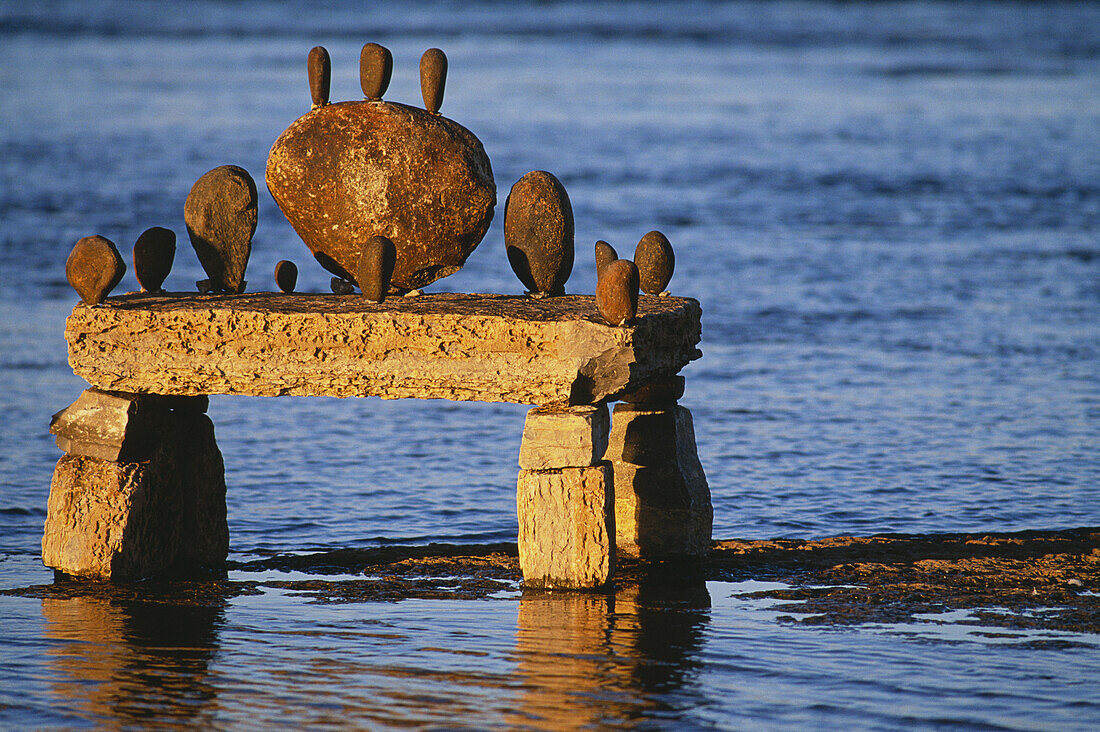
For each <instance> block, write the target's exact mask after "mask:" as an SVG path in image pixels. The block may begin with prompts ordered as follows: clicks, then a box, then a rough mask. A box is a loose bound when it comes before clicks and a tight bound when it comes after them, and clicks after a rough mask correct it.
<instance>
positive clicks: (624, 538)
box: [604, 377, 714, 559]
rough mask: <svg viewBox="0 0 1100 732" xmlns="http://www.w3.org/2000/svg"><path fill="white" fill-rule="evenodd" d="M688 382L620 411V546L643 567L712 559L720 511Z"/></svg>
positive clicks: (614, 452)
mask: <svg viewBox="0 0 1100 732" xmlns="http://www.w3.org/2000/svg"><path fill="white" fill-rule="evenodd" d="M682 395H683V377H676V378H675V379H673V380H670V381H669V382H666V383H665V384H659V385H655V386H653V387H646V388H645V389H644V390H641V391H639V392H637V393H635V394H627V395H625V396H624V397H623V399H624V400H626V401H625V403H621V404H616V405H615V410H614V414H613V416H612V423H611V436H610V438H609V440H608V448H607V453H606V454H605V455H604V457H605V459H607V460H608V461H610V462H611V465H612V468H613V471H614V475H615V527H616V537H615V541H616V545H617V547H618V551H619V553H620V554H621V555H623V556H630V557H638V558H641V559H664V558H672V557H691V556H701V555H704V554H706V552H707V551H708V550H709V548H710V543H711V524H712V522H713V518H714V511H713V509H712V507H711V502H710V488H709V487H708V486H707V477H706V475H705V474H704V473H703V466H702V465H701V464H700V462H699V456H698V453H697V452H696V449H695V428H694V426H693V424H692V421H691V412H689V411H688V410H687V409H685V408H684V407H681V406H680V405H678V404H677V403H676V400H677V399H679V397H680V396H682Z"/></svg>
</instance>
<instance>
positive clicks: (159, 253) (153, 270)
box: [134, 226, 176, 292]
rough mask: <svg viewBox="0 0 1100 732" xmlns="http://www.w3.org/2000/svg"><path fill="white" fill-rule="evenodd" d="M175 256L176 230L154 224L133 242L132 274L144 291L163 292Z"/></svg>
mask: <svg viewBox="0 0 1100 732" xmlns="http://www.w3.org/2000/svg"><path fill="white" fill-rule="evenodd" d="M175 258H176V232H174V231H172V230H171V229H165V228H163V227H160V226H154V227H152V228H149V229H146V230H145V231H143V232H142V233H141V236H139V237H138V238H137V241H136V242H135V243H134V274H135V275H137V281H138V284H140V285H141V289H142V290H143V291H144V292H163V288H164V280H166V279H168V273H169V272H171V271H172V262H173V261H174V260H175Z"/></svg>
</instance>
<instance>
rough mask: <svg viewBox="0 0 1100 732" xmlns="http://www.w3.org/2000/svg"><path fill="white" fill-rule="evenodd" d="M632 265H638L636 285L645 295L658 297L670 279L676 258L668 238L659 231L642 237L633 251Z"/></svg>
mask: <svg viewBox="0 0 1100 732" xmlns="http://www.w3.org/2000/svg"><path fill="white" fill-rule="evenodd" d="M634 264H636V265H638V277H639V280H638V284H639V286H640V287H641V288H642V292H644V293H646V294H647V295H660V294H661V293H662V292H664V291H665V288H666V287H668V283H669V281H670V280H671V279H672V271H673V269H675V267H676V256H675V254H674V253H673V251H672V244H670V243H669V241H668V237H666V236H665V235H664V234H662V233H661V232H659V231H651V232H649V233H648V234H646V235H645V236H643V237H642V239H641V241H639V242H638V246H637V248H636V249H635V250H634Z"/></svg>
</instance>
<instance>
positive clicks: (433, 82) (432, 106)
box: [420, 48, 447, 114]
mask: <svg viewBox="0 0 1100 732" xmlns="http://www.w3.org/2000/svg"><path fill="white" fill-rule="evenodd" d="M446 84H447V54H445V53H443V51H441V50H439V49H438V48H429V49H428V50H427V51H425V52H424V55H423V56H421V57H420V93H421V94H422V95H423V97H424V109H426V110H428V111H429V112H430V113H432V114H439V108H440V107H441V106H442V105H443V87H444V86H445V85H446Z"/></svg>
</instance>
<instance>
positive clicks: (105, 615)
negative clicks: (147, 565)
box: [42, 597, 225, 726]
mask: <svg viewBox="0 0 1100 732" xmlns="http://www.w3.org/2000/svg"><path fill="white" fill-rule="evenodd" d="M224 612H225V603H224V601H221V602H218V603H216V604H214V605H212V606H199V607H195V606H180V605H170V604H160V603H144V602H131V601H119V600H116V599H110V598H103V597H72V598H66V599H55V598H44V599H43V600H42V615H43V617H44V618H45V620H46V625H45V637H46V639H47V641H48V646H47V653H48V656H49V662H50V665H51V667H52V668H53V670H54V673H53V674H52V676H53V678H54V681H53V683H52V685H51V691H52V693H53V695H54V696H55V698H56V699H57V700H58V702H59V703H60V704H63V705H65V707H66V708H67V709H69V710H72V711H76V712H78V713H81V714H82V715H84V716H86V718H88V719H96V720H99V721H100V723H103V724H106V725H107V726H115V725H130V724H135V723H141V722H143V721H147V720H150V719H154V718H155V719H158V720H159V721H161V722H163V721H164V720H165V717H171V718H174V719H177V720H179V721H186V720H193V719H195V718H196V717H197V716H198V715H199V714H200V712H202V711H203V710H204V709H206V708H208V707H209V706H210V703H211V702H212V701H213V700H214V699H215V697H216V690H215V688H214V686H213V685H212V684H211V683H210V682H209V680H208V671H209V665H210V661H211V659H212V658H213V656H214V654H215V652H216V651H217V647H218V628H219V626H220V625H221V624H222V623H223V622H224Z"/></svg>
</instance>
